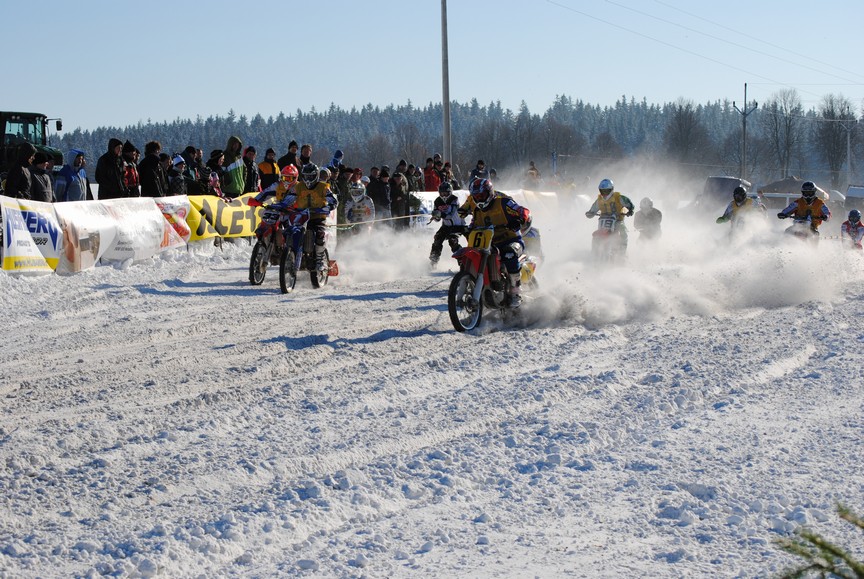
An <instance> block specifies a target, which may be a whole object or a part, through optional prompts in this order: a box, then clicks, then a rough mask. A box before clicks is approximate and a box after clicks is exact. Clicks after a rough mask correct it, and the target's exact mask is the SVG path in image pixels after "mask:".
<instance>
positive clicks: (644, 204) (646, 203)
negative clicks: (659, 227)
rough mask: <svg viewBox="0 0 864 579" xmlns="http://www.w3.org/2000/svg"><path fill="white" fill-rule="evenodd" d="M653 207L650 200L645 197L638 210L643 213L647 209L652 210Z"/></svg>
mask: <svg viewBox="0 0 864 579" xmlns="http://www.w3.org/2000/svg"><path fill="white" fill-rule="evenodd" d="M653 207H654V202H653V201H651V199H649V198H648V197H646V198H645V199H643V200H642V201H640V202H639V208H640V209H642V210H643V211H647V210H649V209H652V208H653Z"/></svg>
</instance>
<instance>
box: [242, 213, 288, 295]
mask: <svg viewBox="0 0 864 579" xmlns="http://www.w3.org/2000/svg"><path fill="white" fill-rule="evenodd" d="M286 210H287V207H286V206H284V205H282V204H280V203H274V204H273V205H268V206H267V207H264V210H263V211H262V212H261V223H260V224H259V225H258V227H257V228H256V229H255V237H257V238H258V241H257V242H256V243H255V247H253V248H252V257H251V259H250V260H249V283H251V284H252V285H261V284H262V283H264V277H265V276H266V275H267V266H268V265H276V264H277V263H279V258H280V257H281V255H282V250H283V247H284V246H285V225H284V219H283V217H284V216H285V215H286Z"/></svg>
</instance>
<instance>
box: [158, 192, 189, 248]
mask: <svg viewBox="0 0 864 579" xmlns="http://www.w3.org/2000/svg"><path fill="white" fill-rule="evenodd" d="M153 200H154V201H155V202H156V206H157V207H159V210H160V211H161V212H162V216H163V217H164V218H165V225H166V233H165V236H164V237H163V240H162V244H163V245H162V247H163V248H169V247H184V246H185V245H186V242H188V241H189V238H190V237H192V229H191V228H190V227H189V224H188V223H186V218H187V217H188V216H189V212H190V211H189V210H190V208H191V205H190V204H189V198H188V197H187V196H186V195H175V196H174V197H156V198H154V199H153Z"/></svg>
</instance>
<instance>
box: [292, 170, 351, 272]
mask: <svg viewBox="0 0 864 579" xmlns="http://www.w3.org/2000/svg"><path fill="white" fill-rule="evenodd" d="M285 202H287V203H292V202H293V204H294V206H295V207H296V208H297V209H298V210H300V211H303V210H308V211H309V223H308V225H307V226H306V227H308V228H310V229H312V230H313V231H315V259H316V263H315V265H316V267H317V268H318V270H319V271H324V270H326V269H327V268H328V267H329V266H330V265H329V264H328V263H325V261H326V260H325V259H324V250H325V249H326V247H325V242H326V238H325V232H326V228H325V226H324V221H325V220H326V219H327V216H328V215H330V212H331V211H333V209H335V208H336V206H337V205H338V203H339V202H338V201H337V200H336V195H335V194H334V193H333V191H331V189H330V185H329V184H328V183H324V182H322V181H321V180H320V171H319V170H318V166H317V165H315V164H314V163H307V164H305V165H303V170H301V171H300V182H299V183H297V185H296V187H294V195H293V199H292V197H291V195H289V196H287V197H285Z"/></svg>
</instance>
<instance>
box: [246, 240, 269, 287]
mask: <svg viewBox="0 0 864 579" xmlns="http://www.w3.org/2000/svg"><path fill="white" fill-rule="evenodd" d="M272 250H273V246H272V245H271V244H269V243H263V242H261V241H258V242H257V243H256V244H255V247H253V248H252V258H251V259H250V260H249V283H251V284H252V285H261V284H262V283H264V276H265V275H267V264H268V263H269V262H270V252H271V251H272Z"/></svg>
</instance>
